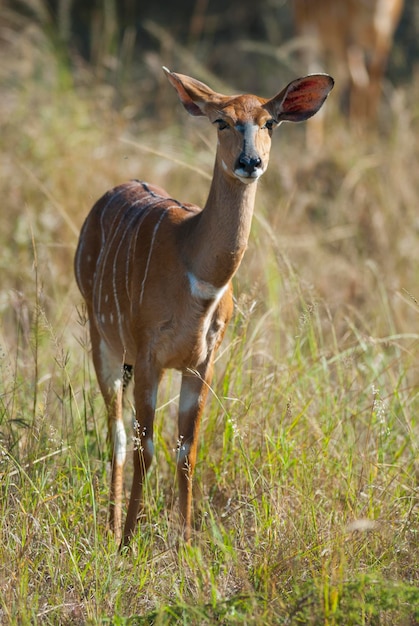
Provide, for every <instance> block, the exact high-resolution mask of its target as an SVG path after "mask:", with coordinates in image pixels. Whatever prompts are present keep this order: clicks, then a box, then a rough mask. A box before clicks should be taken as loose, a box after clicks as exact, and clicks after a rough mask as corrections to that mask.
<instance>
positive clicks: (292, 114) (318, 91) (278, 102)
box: [264, 74, 335, 122]
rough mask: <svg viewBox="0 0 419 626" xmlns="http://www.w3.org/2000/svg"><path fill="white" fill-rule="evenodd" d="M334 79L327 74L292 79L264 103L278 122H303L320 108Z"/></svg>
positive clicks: (331, 87)
mask: <svg viewBox="0 0 419 626" xmlns="http://www.w3.org/2000/svg"><path fill="white" fill-rule="evenodd" d="M334 84H335V81H334V80H333V78H332V77H331V76H329V75H328V74H310V75H309V76H303V77H302V78H297V79H296V80H293V81H292V82H291V83H290V84H289V85H287V86H286V87H285V89H283V90H282V91H281V92H280V93H279V94H278V95H276V96H275V97H274V98H272V99H271V100H268V102H266V103H265V104H264V108H265V109H267V110H268V111H269V112H270V113H271V115H272V117H273V118H274V119H276V120H278V122H280V121H284V122H303V121H304V120H307V119H308V118H309V117H311V116H312V115H314V114H315V113H317V111H318V110H319V109H320V108H321V106H322V105H323V103H324V101H325V100H326V98H327V96H328V95H329V93H330V91H331V90H332V89H333V85H334Z"/></svg>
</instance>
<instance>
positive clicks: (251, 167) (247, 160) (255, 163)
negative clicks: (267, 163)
mask: <svg viewBox="0 0 419 626" xmlns="http://www.w3.org/2000/svg"><path fill="white" fill-rule="evenodd" d="M261 163H262V159H261V158H260V157H258V156H248V155H247V154H244V153H243V154H241V155H240V158H239V168H241V169H243V170H244V171H245V172H246V173H247V174H252V172H254V171H255V170H256V169H257V168H258V167H260V165H261Z"/></svg>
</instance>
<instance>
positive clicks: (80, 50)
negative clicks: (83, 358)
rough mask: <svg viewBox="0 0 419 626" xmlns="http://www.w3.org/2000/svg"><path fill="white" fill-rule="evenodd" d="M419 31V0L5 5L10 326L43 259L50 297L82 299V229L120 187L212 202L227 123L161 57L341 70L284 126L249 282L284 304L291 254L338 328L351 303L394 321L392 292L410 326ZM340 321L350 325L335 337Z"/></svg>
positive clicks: (231, 84)
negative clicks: (216, 126)
mask: <svg viewBox="0 0 419 626" xmlns="http://www.w3.org/2000/svg"><path fill="white" fill-rule="evenodd" d="M418 35H419V5H418V4H417V3H416V2H412V1H411V0H409V1H407V2H404V3H403V2H402V1H401V0H340V1H339V2H338V1H333V0H321V1H316V2H311V1H310V0H260V1H258V2H251V1H250V0H240V1H236V0H232V1H226V0H179V1H177V2H176V3H173V2H150V1H146V0H142V1H141V2H135V1H134V0H124V1H121V2H116V0H55V1H53V0H50V1H47V0H21V1H18V0H14V1H11V0H9V1H8V2H3V5H2V9H1V16H0V53H1V62H0V85H1V94H2V97H1V100H0V123H1V129H2V130H1V136H0V142H1V146H2V151H1V156H0V159H1V161H0V172H1V182H0V185H1V194H2V210H1V214H0V232H1V242H0V243H1V250H2V251H1V268H0V269H1V272H2V286H1V294H0V310H1V311H2V313H3V314H4V315H3V322H4V324H5V325H6V327H7V324H8V323H9V322H10V323H11V324H12V328H14V326H13V325H14V324H15V322H16V315H17V316H18V318H19V319H20V320H21V321H22V319H24V317H25V315H29V313H28V314H25V315H24V314H23V313H22V306H23V308H24V305H23V304H22V303H24V302H25V301H26V300H27V299H28V297H30V296H29V295H28V294H30V292H31V289H34V290H38V292H39V289H40V287H39V285H38V286H34V285H35V284H34V262H36V264H37V267H38V268H39V267H41V268H42V272H41V273H42V280H41V279H39V280H40V282H41V283H42V298H43V306H44V307H46V310H47V311H48V310H54V312H55V313H57V302H59V303H60V310H61V308H62V310H63V311H64V310H66V304H67V305H69V306H70V309H71V306H74V302H77V301H78V299H77V298H78V295H77V293H76V292H74V291H73V288H74V281H73V278H72V257H73V254H74V249H75V244H76V239H77V235H78V232H79V229H80V226H81V224H82V221H83V219H84V217H85V215H86V214H87V212H88V210H89V208H90V206H91V205H92V204H93V202H94V201H95V199H96V198H97V197H99V196H100V195H102V194H103V193H104V191H105V190H106V189H108V188H109V187H111V186H112V185H114V184H117V183H119V182H121V181H123V180H127V179H129V178H132V177H136V178H142V179H145V180H151V181H153V182H157V183H158V184H160V185H162V186H165V187H166V188H167V189H168V190H169V192H170V193H171V194H172V195H174V196H175V197H176V196H177V197H179V198H181V199H187V200H189V201H193V202H196V203H198V204H200V203H203V202H204V201H205V197H206V193H207V190H208V177H209V176H210V175H211V170H212V162H213V155H214V135H213V132H212V129H211V128H207V125H206V123H205V120H196V119H192V118H190V116H188V115H187V114H186V113H185V111H184V109H183V107H181V106H180V105H179V103H178V101H177V99H176V96H175V94H174V92H173V90H172V89H171V88H170V86H169V85H168V83H167V80H166V78H165V76H164V74H163V72H162V71H161V66H162V65H166V66H168V67H169V68H170V69H171V70H173V71H179V72H181V73H186V74H189V75H192V76H194V77H196V78H198V79H200V80H202V81H204V82H206V83H208V84H209V85H210V86H211V87H213V88H214V89H217V90H219V91H222V92H225V93H235V92H240V91H242V92H254V93H257V94H258V95H261V96H265V97H271V96H273V95H274V94H275V93H277V92H278V91H279V90H280V89H282V87H283V86H284V85H285V84H286V83H287V82H288V81H289V80H291V79H292V78H294V77H295V76H298V75H302V74H305V73H308V72H311V71H324V72H328V73H330V74H332V75H333V76H334V77H335V79H336V87H335V89H334V91H333V92H332V95H331V96H330V98H329V99H328V102H327V104H326V106H325V108H324V115H319V116H317V117H316V118H314V120H313V122H312V123H311V124H303V125H287V126H286V127H285V126H283V127H282V128H281V129H280V130H279V131H278V134H277V137H276V138H275V139H276V141H275V142H274V149H273V153H272V158H271V165H270V168H269V171H268V173H267V174H266V176H265V177H264V179H263V181H262V183H261V185H260V190H259V195H258V201H257V209H256V220H255V224H254V228H253V231H252V239H251V242H252V243H251V245H250V250H251V252H249V254H248V256H247V257H246V264H245V265H246V269H245V270H244V271H243V270H241V271H240V273H239V276H238V281H239V282H240V285H241V286H240V289H241V290H244V291H245V292H247V293H250V295H251V296H252V294H258V295H260V294H262V297H261V298H260V300H261V302H262V303H261V305H260V306H261V308H262V310H263V308H264V307H267V308H271V307H272V306H276V302H277V301H278V300H279V299H281V298H283V296H284V294H283V290H284V285H283V284H281V282H280V281H279V282H278V280H279V278H278V277H280V276H283V275H284V271H285V270H284V266H283V264H282V265H281V263H282V261H279V260H278V259H279V257H281V255H285V257H286V259H287V263H288V261H289V262H290V263H291V265H292V266H293V267H295V268H296V271H297V273H298V274H300V273H301V277H302V282H303V288H304V289H305V290H306V291H307V294H308V295H307V297H308V299H309V301H311V300H313V298H314V299H320V300H322V301H324V302H325V303H326V304H327V307H328V308H329V309H330V310H331V312H332V315H336V318H335V317H334V320H335V321H336V324H337V328H338V330H339V329H340V326H339V324H340V322H339V319H340V316H342V317H345V316H346V315H347V314H348V309H346V308H345V307H350V316H351V317H352V318H354V317H355V318H357V320H358V321H359V323H360V324H361V326H363V327H365V328H364V330H365V332H366V333H367V334H374V333H379V334H382V333H384V334H385V333H388V332H389V328H388V320H389V315H388V310H387V309H386V307H390V308H391V320H392V322H391V324H392V329H391V330H394V328H397V329H399V330H407V329H412V327H413V326H414V325H415V324H416V323H417V322H416V320H417V313H418V310H417V302H416V298H418V299H419V289H418V284H419V275H418V270H417V268H418V266H419V252H418V250H419V246H418V234H419V219H418V211H417V202H418V193H419V180H418V176H417V169H418V165H419V150H418V147H417V141H416V138H417V131H418V116H419V98H418V95H419V36H418ZM191 167H193V168H195V173H194V174H193V175H192V173H191ZM34 258H35V261H34ZM281 258H282V257H281ZM69 290H71V291H69ZM62 293H65V294H69V295H68V296H67V297H68V300H66V297H64V298H63V297H61V294H62ZM313 294H316V296H314V295H313ZM383 294H385V303H384V304H383V300H382V298H383ZM71 303H72V304H71ZM27 308H28V307H27ZM29 309H30V307H29ZM384 310H386V311H387V312H385V313H383V311H384ZM16 311H17V313H16ZM63 314H64V313H63ZM67 315H69V313H68V311H67ZM29 317H30V315H29ZM345 319H346V317H345ZM360 320H362V321H360ZM357 323H358V322H357ZM393 326H394V328H393ZM345 329H347V322H345V323H344V324H343V328H342V330H339V334H342V336H344V335H345V332H346V330H345ZM287 332H289V330H285V333H287ZM6 334H7V333H6Z"/></svg>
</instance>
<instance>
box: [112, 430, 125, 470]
mask: <svg viewBox="0 0 419 626" xmlns="http://www.w3.org/2000/svg"><path fill="white" fill-rule="evenodd" d="M112 431H113V432H112V437H113V453H114V459H115V463H116V464H117V465H123V464H124V463H125V458H126V454H127V435H126V433H125V428H124V424H123V422H122V421H121V420H118V421H116V422H114V423H113V426H112Z"/></svg>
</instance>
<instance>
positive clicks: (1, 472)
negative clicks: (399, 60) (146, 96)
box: [0, 27, 419, 624]
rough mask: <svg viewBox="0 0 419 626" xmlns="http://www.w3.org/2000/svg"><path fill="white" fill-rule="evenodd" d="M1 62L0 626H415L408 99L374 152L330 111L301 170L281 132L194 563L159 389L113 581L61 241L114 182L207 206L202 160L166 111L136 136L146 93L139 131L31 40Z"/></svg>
mask: <svg viewBox="0 0 419 626" xmlns="http://www.w3.org/2000/svg"><path fill="white" fill-rule="evenodd" d="M3 47H4V49H5V50H6V49H7V52H8V54H7V57H6V56H4V57H3V58H4V59H5V58H7V59H11V58H12V59H13V61H9V62H7V64H6V63H4V61H3V63H4V64H3V67H2V68H1V76H0V78H1V84H2V93H3V96H2V99H1V102H0V122H1V135H0V141H1V143H2V150H1V155H0V170H1V173H2V176H1V191H2V200H3V203H2V207H3V208H2V211H1V214H0V238H1V256H0V263H1V275H2V283H1V290H0V309H1V315H2V317H1V326H0V350H1V351H0V380H1V387H0V437H1V439H0V451H1V456H0V481H1V490H2V498H1V516H0V519H1V522H0V541H1V554H2V560H1V564H0V590H1V593H0V598H1V601H0V602H1V604H0V611H1V613H0V614H1V618H0V619H1V620H2V621H3V622H4V623H11V624H25V623H46V624H48V623H51V624H56V623H61V624H65V623H72V624H73V623H86V622H87V623H98V622H103V621H104V622H105V623H106V622H107V621H108V623H113V624H128V623H130V624H142V623H144V624H146V623H147V624H150V623H155V624H167V623H183V624H212V623H214V622H215V621H217V620H218V621H220V622H221V623H224V624H229V623H231V624H238V623H243V624H253V623H254V624H256V623H261V624H262V623H263V624H264V623H278V624H294V623H295V624H298V623H306V624H341V623H345V624H395V623H397V624H413V623H417V621H418V619H419V614H418V610H417V606H418V604H419V602H418V600H419V586H418V571H419V568H418V557H417V528H418V521H419V520H418V512H417V451H418V445H417V441H418V439H417V437H418V419H417V415H418V409H419V403H418V375H419V371H418V358H417V351H418V345H419V344H418V340H419V333H418V322H419V320H418V315H419V304H418V300H419V290H418V284H419V283H418V267H419V246H418V242H417V239H418V228H419V222H418V217H417V207H416V199H417V198H418V196H419V179H418V176H417V171H418V169H419V148H418V146H417V142H416V137H417V134H418V130H419V129H418V126H419V120H418V115H419V109H418V105H417V102H418V93H419V84H416V83H412V84H411V85H409V87H408V88H407V87H406V88H400V89H399V90H397V91H395V92H392V93H391V94H390V95H389V97H388V100H387V102H386V106H385V111H386V115H385V124H383V130H382V132H380V134H379V135H377V136H371V137H369V136H365V135H364V136H362V135H357V134H355V133H353V132H349V130H348V129H347V127H346V124H345V122H344V120H343V119H341V118H340V117H339V116H338V115H337V114H336V113H333V111H332V109H333V105H331V106H330V109H331V111H332V113H331V115H330V116H329V118H328V120H327V126H326V136H325V143H324V146H323V147H322V148H321V149H320V150H319V151H318V152H317V153H316V154H310V153H307V151H306V149H305V147H304V133H303V129H302V128H301V127H300V128H292V127H291V126H288V127H285V126H284V127H282V128H281V130H280V131H278V136H277V137H276V143H275V148H274V153H273V156H272V160H271V164H270V170H269V172H268V173H267V174H266V176H265V177H264V180H263V181H262V183H261V185H260V189H259V194H258V200H257V210H256V215H255V221H254V227H253V231H252V236H251V240H250V243H249V250H248V252H247V255H246V257H245V260H244V262H243V264H242V267H241V269H240V272H239V275H238V276H237V279H236V293H237V294H238V302H237V309H236V315H235V320H234V323H233V324H232V326H231V329H230V331H229V335H228V338H227V340H226V342H225V344H224V346H223V350H222V354H221V356H220V358H219V360H218V362H217V367H216V379H215V381H214V385H213V394H212V399H211V401H210V403H209V406H208V410H207V412H206V417H205V420H204V424H203V432H202V443H201V449H200V455H199V463H198V468H197V477H196V488H197V504H196V533H195V538H194V541H193V545H192V547H191V548H182V547H181V548H180V550H179V551H178V550H176V549H175V544H176V538H177V528H176V520H175V513H174V511H175V510H176V502H175V501H174V500H175V497H176V490H175V485H174V453H173V448H174V447H175V445H176V432H175V419H174V415H175V411H176V394H177V386H176V376H172V377H170V376H169V377H168V379H167V384H166V385H165V387H164V389H163V390H162V393H161V398H160V404H161V406H162V409H161V410H159V412H158V416H157V436H156V439H157V441H156V447H157V458H156V463H155V464H154V466H153V469H152V472H151V475H150V481H149V485H150V488H149V490H148V493H147V499H148V502H149V507H148V519H147V521H146V522H145V523H144V524H143V525H142V527H141V531H140V532H141V535H139V537H138V541H136V542H135V547H134V551H133V554H131V555H129V556H128V557H125V558H120V557H118V556H117V554H116V549H115V545H114V544H113V540H112V538H111V537H109V536H108V535H107V533H106V528H105V527H106V506H107V493H108V487H107V485H108V477H107V463H106V454H105V434H104V421H105V420H104V416H103V407H102V401H101V399H100V397H99V394H98V389H97V385H96V381H95V378H94V374H93V371H92V366H91V363H90V359H89V354H88V339H87V329H86V326H85V320H84V318H83V312H82V308H81V301H80V296H79V294H78V292H77V290H76V287H75V284H74V280H73V276H72V257H73V253H74V249H75V243H76V240H77V233H78V230H79V228H80V225H81V223H82V221H83V219H84V216H85V215H86V213H87V211H88V210H89V208H90V206H91V204H92V203H93V201H94V200H95V199H96V198H97V197H98V196H99V195H100V194H102V193H103V192H104V190H106V189H107V188H109V187H110V186H112V185H113V184H115V183H117V182H121V181H124V180H126V179H129V178H131V177H141V178H143V179H146V180H152V181H155V182H158V183H159V184H161V185H162V186H165V187H166V188H167V189H169V190H170V191H171V193H173V195H174V196H179V197H180V198H182V197H183V198H185V195H186V198H187V199H188V200H190V201H195V202H198V203H199V202H202V201H203V200H204V199H205V194H206V190H207V188H208V181H207V178H206V176H207V175H208V173H209V172H210V171H211V165H212V158H213V145H214V137H213V135H212V129H208V128H207V127H206V126H205V124H201V122H200V121H197V120H193V119H186V115H184V114H183V113H182V112H177V113H176V115H177V117H176V119H174V118H173V113H171V110H172V109H173V110H174V108H175V107H176V106H177V105H176V104H175V101H174V98H173V99H170V100H169V98H171V96H172V95H173V94H172V93H171V90H170V89H168V88H167V92H168V94H167V95H165V96H164V98H167V100H168V102H169V104H168V105H167V104H165V103H164V100H163V99H160V101H159V107H158V110H157V111H156V115H155V116H154V118H153V119H150V118H148V117H147V118H145V117H142V116H141V114H140V111H141V100H140V98H141V93H142V89H141V84H138V85H136V86H135V92H134V94H135V98H136V100H135V99H134V96H133V100H132V101H133V102H135V107H134V108H133V107H128V105H126V104H124V103H122V105H121V107H120V108H118V107H115V106H114V105H113V103H114V101H115V93H114V92H113V90H112V88H110V87H109V86H106V85H103V84H100V83H95V81H94V80H93V79H92V80H86V75H87V76H88V68H84V70H83V71H84V72H85V74H84V75H83V74H80V73H78V74H76V76H77V77H78V79H80V84H78V85H77V87H75V86H74V85H73V84H72V82H73V76H72V75H71V74H69V73H68V70H67V69H66V68H65V67H63V65H62V64H61V63H60V60H59V58H58V57H57V55H56V53H55V51H54V49H53V48H52V47H51V44H50V41H49V40H48V39H47V38H46V37H45V36H44V35H43V32H42V30H40V29H36V28H35V27H31V28H30V29H29V30H26V31H25V32H24V33H23V31H21V35H20V36H19V37H18V36H14V37H13V38H9V41H8V42H7V43H3ZM179 69H182V71H185V72H187V71H188V68H179ZM86 73H87V74H86ZM80 76H81V78H80ZM280 82H281V81H280ZM88 85H89V86H88ZM279 86H280V85H278V87H279ZM162 89H163V87H162ZM164 89H166V88H165V87H164ZM178 113H179V114H178ZM159 120H164V123H163V122H160V123H159ZM122 138H125V139H129V140H130V142H126V141H121V139H122ZM132 142H134V143H132ZM135 143H138V144H140V146H138V145H135ZM208 146H210V148H209V147H208ZM145 148H147V149H145ZM178 161H180V162H181V163H182V165H180V164H179V163H178ZM190 166H193V167H194V168H198V170H202V172H203V173H202V174H201V173H199V172H198V171H195V172H192V171H191V169H190ZM185 189H186V190H187V191H186V193H185Z"/></svg>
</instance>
